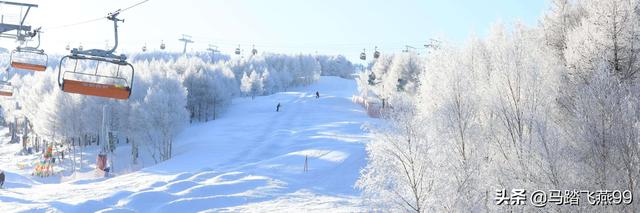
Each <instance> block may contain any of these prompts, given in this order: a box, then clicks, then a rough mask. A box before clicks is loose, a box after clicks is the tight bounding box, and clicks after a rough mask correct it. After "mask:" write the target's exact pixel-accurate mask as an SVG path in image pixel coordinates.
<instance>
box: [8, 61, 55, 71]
mask: <svg viewBox="0 0 640 213" xmlns="http://www.w3.org/2000/svg"><path fill="white" fill-rule="evenodd" d="M11 67H13V68H16V69H22V70H32V71H39V72H42V71H45V70H47V66H43V65H39V64H29V63H22V62H15V61H12V62H11Z"/></svg>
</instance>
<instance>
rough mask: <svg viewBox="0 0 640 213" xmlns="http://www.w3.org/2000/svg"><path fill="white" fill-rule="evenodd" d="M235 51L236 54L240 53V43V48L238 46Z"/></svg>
mask: <svg viewBox="0 0 640 213" xmlns="http://www.w3.org/2000/svg"><path fill="white" fill-rule="evenodd" d="M235 53H236V55H240V45H238V48H236V51H235Z"/></svg>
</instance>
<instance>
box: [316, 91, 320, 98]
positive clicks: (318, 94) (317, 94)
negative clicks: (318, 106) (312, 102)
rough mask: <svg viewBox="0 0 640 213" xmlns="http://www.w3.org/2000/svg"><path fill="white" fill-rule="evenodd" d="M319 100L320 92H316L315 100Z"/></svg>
mask: <svg viewBox="0 0 640 213" xmlns="http://www.w3.org/2000/svg"><path fill="white" fill-rule="evenodd" d="M318 98H320V92H318V91H316V99H318Z"/></svg>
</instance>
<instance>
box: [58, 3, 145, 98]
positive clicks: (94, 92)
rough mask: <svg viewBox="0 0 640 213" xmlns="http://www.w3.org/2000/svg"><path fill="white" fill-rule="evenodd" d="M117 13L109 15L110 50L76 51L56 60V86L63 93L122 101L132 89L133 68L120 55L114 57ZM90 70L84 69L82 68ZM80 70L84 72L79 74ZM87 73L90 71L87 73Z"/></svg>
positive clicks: (78, 49)
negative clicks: (112, 39)
mask: <svg viewBox="0 0 640 213" xmlns="http://www.w3.org/2000/svg"><path fill="white" fill-rule="evenodd" d="M118 14H120V10H117V11H116V12H113V13H109V15H108V16H107V19H108V20H110V21H113V25H114V35H115V44H114V46H113V48H112V49H110V50H101V49H90V50H86V51H83V50H81V49H80V48H74V49H72V50H71V54H70V55H67V56H64V57H62V59H60V65H59V66H58V85H59V86H60V88H61V89H62V91H64V92H68V93H75V94H82V95H90V96H97V97H105V98H114V99H120V100H126V99H128V98H129V96H131V89H132V88H133V77H134V68H133V66H132V65H131V64H130V63H129V62H127V56H126V55H124V54H121V55H115V54H114V52H115V50H116V49H117V47H118V22H121V21H123V20H121V19H118V18H117V16H118ZM86 66H88V67H90V69H85V68H84V67H86ZM83 70H84V71H83ZM89 70H91V71H89Z"/></svg>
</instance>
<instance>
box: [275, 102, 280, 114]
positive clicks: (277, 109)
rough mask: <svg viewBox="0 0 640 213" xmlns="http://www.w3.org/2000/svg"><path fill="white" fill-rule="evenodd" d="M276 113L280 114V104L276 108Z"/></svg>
mask: <svg viewBox="0 0 640 213" xmlns="http://www.w3.org/2000/svg"><path fill="white" fill-rule="evenodd" d="M276 112H280V103H278V105H277V106H276Z"/></svg>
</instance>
